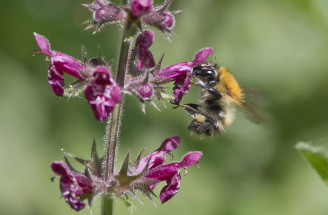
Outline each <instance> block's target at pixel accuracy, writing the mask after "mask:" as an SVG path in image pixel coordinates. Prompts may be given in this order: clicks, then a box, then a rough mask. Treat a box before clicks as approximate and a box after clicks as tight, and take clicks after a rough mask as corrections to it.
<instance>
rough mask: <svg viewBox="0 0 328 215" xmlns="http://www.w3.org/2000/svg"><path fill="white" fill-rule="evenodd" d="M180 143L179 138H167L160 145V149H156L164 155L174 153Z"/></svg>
mask: <svg viewBox="0 0 328 215" xmlns="http://www.w3.org/2000/svg"><path fill="white" fill-rule="evenodd" d="M179 143H180V137H179V136H174V137H169V138H167V139H166V140H164V142H163V143H162V145H161V147H159V148H158V149H157V151H164V152H166V153H168V152H172V151H174V150H175V149H176V148H177V147H178V146H179Z"/></svg>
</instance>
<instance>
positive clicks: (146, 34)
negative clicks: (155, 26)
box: [136, 31, 156, 70]
mask: <svg viewBox="0 0 328 215" xmlns="http://www.w3.org/2000/svg"><path fill="white" fill-rule="evenodd" d="M153 42H154V34H153V33H152V32H151V31H143V32H142V33H141V34H139V36H138V37H137V40H136V49H137V57H138V60H137V65H138V69H139V70H141V69H142V68H146V69H149V68H153V67H155V66H156V63H155V60H154V57H153V54H152V53H151V51H149V48H150V46H151V45H152V44H153Z"/></svg>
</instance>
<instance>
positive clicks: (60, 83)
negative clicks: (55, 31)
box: [34, 33, 85, 96]
mask: <svg viewBox="0 0 328 215" xmlns="http://www.w3.org/2000/svg"><path fill="white" fill-rule="evenodd" d="M34 37H35V39H36V42H37V43H38V45H39V47H40V49H41V52H43V53H45V54H46V55H48V56H49V57H50V58H51V59H50V66H49V69H48V83H49V84H50V86H51V88H52V90H53V91H54V93H55V94H56V95H57V96H63V95H64V78H63V75H64V72H65V73H67V74H69V75H72V76H74V77H75V78H78V79H80V80H84V77H83V75H82V74H81V72H80V71H81V70H84V69H85V67H84V65H83V64H82V63H81V62H80V61H78V60H76V59H74V58H73V57H71V56H69V55H66V54H63V53H61V52H57V51H53V50H51V49H50V43H49V41H48V39H47V38H45V37H44V36H42V35H40V34H37V33H34Z"/></svg>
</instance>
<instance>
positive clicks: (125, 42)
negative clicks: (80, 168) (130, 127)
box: [101, 21, 136, 215]
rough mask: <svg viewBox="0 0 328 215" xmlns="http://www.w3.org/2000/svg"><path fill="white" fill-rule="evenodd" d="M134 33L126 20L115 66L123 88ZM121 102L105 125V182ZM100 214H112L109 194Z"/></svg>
mask: <svg viewBox="0 0 328 215" xmlns="http://www.w3.org/2000/svg"><path fill="white" fill-rule="evenodd" d="M135 35H136V30H135V29H134V28H131V23H130V21H128V22H127V23H126V26H125V27H124V31H123V38H122V44H121V50H120V56H119V61H118V67H117V78H116V82H117V83H118V85H119V86H120V87H121V88H123V87H124V81H125V75H126V73H127V69H128V68H127V65H128V59H129V51H130V46H131V42H132V40H133V38H134V37H135ZM123 99H124V98H122V102H121V103H120V104H118V105H116V106H115V108H114V110H113V111H112V113H111V115H110V117H109V118H108V123H107V127H106V137H105V138H106V146H105V159H104V164H103V166H104V175H103V179H104V180H105V181H107V182H109V180H110V179H111V178H112V177H113V176H114V171H115V159H116V153H117V147H118V141H119V133H120V132H119V131H120V125H121V114H122V103H123ZM101 214H102V215H109V214H113V199H112V198H111V197H110V196H109V195H103V199H102V210H101Z"/></svg>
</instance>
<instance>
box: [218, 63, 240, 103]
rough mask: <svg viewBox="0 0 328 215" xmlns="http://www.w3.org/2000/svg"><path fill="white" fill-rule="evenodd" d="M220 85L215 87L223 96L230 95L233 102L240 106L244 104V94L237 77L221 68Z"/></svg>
mask: <svg viewBox="0 0 328 215" xmlns="http://www.w3.org/2000/svg"><path fill="white" fill-rule="evenodd" d="M218 73H219V77H218V78H219V79H220V81H219V84H218V85H217V86H216V87H215V88H216V89H217V90H218V91H219V92H220V93H221V94H222V95H223V96H224V95H228V96H229V97H231V98H232V100H233V101H234V102H235V103H236V104H238V105H240V104H242V103H243V102H244V93H243V90H242V88H241V87H240V86H239V84H238V82H237V80H236V79H235V77H234V76H233V75H232V74H231V72H229V70H228V69H226V68H224V67H220V69H219V71H218Z"/></svg>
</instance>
